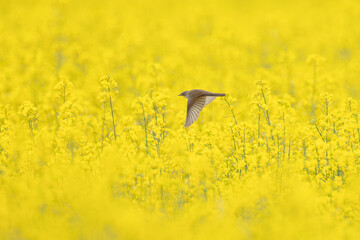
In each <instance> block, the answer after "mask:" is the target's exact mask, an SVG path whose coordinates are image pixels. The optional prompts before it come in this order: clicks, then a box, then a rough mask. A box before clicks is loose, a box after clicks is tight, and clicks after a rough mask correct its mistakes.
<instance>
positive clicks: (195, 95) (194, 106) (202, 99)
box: [179, 89, 226, 127]
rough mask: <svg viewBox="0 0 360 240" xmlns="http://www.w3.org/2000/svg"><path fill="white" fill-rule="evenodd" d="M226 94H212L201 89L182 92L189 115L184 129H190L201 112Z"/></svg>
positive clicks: (187, 114)
mask: <svg viewBox="0 0 360 240" xmlns="http://www.w3.org/2000/svg"><path fill="white" fill-rule="evenodd" d="M225 95H226V94H224V93H212V92H208V91H205V90H201V89H194V90H190V91H185V92H182V93H181V94H180V95H179V96H183V97H186V98H187V99H188V102H187V113H186V121H185V125H184V127H189V126H190V125H191V124H193V123H194V122H195V121H196V120H197V119H198V117H199V114H200V112H201V110H202V109H203V108H204V107H205V106H206V105H208V104H209V103H211V102H212V101H214V100H215V98H216V97H223V96H225Z"/></svg>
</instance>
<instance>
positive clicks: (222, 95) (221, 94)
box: [211, 93, 226, 97]
mask: <svg viewBox="0 0 360 240" xmlns="http://www.w3.org/2000/svg"><path fill="white" fill-rule="evenodd" d="M211 96H214V97H224V96H226V94H225V93H213V94H212V95H211Z"/></svg>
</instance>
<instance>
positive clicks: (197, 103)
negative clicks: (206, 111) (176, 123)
mask: <svg viewBox="0 0 360 240" xmlns="http://www.w3.org/2000/svg"><path fill="white" fill-rule="evenodd" d="M206 98H207V97H206V96H199V97H194V98H189V100H188V106H187V114H186V121H185V125H184V127H189V126H190V125H191V124H193V123H194V122H195V121H196V120H197V119H198V117H199V114H200V112H201V110H202V109H203V108H204V107H205V106H206Z"/></svg>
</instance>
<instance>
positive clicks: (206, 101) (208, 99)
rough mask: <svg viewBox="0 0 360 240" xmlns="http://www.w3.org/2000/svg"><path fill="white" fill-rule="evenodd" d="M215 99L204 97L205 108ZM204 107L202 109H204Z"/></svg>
mask: <svg viewBox="0 0 360 240" xmlns="http://www.w3.org/2000/svg"><path fill="white" fill-rule="evenodd" d="M215 98H216V97H214V96H206V100H205V106H207V105H208V104H209V103H211V102H212V101H214V100H215ZM205 106H204V107H205Z"/></svg>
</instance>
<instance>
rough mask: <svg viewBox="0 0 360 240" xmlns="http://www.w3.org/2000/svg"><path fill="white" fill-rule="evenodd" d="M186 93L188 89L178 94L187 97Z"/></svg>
mask: <svg viewBox="0 0 360 240" xmlns="http://www.w3.org/2000/svg"><path fill="white" fill-rule="evenodd" d="M187 93H188V91H185V92H182V93H180V94H179V96H183V97H186V98H187Z"/></svg>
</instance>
